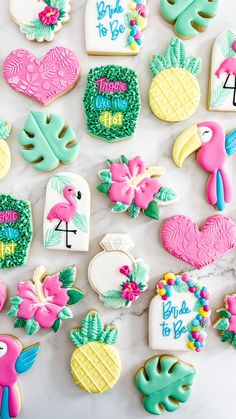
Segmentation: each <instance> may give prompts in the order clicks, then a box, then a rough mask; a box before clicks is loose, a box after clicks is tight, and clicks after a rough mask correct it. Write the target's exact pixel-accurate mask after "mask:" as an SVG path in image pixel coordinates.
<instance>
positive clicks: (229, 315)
mask: <svg viewBox="0 0 236 419" xmlns="http://www.w3.org/2000/svg"><path fill="white" fill-rule="evenodd" d="M217 313H218V314H220V316H222V317H225V318H226V319H229V318H230V317H231V313H230V312H229V311H228V310H224V309H223V310H217Z"/></svg>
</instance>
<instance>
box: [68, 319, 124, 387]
mask: <svg viewBox="0 0 236 419" xmlns="http://www.w3.org/2000/svg"><path fill="white" fill-rule="evenodd" d="M117 335H118V330H117V328H116V326H115V325H110V326H105V327H104V324H103V321H102V319H101V317H100V315H99V314H98V313H97V312H96V311H90V312H89V313H88V314H87V315H86V317H85V318H84V319H83V321H82V326H81V328H79V329H73V330H72V331H71V333H70V338H71V340H72V342H73V343H74V345H75V346H76V348H77V349H76V350H75V351H74V353H73V354H72V357H71V362H70V365H71V373H72V376H73V378H74V380H75V383H76V384H77V385H78V386H80V387H81V388H82V389H83V390H86V391H88V392H89V393H103V392H104V391H108V390H110V389H111V388H112V387H114V385H115V384H116V382H117V381H118V379H119V376H120V370H121V364H120V357H119V355H118V352H117V350H116V349H115V348H114V347H113V346H112V345H113V344H114V343H116V340H117Z"/></svg>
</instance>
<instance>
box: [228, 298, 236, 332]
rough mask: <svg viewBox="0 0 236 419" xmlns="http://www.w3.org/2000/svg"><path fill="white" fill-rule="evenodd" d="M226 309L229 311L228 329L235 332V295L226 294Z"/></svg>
mask: <svg viewBox="0 0 236 419" xmlns="http://www.w3.org/2000/svg"><path fill="white" fill-rule="evenodd" d="M226 309H227V310H228V311H229V312H230V313H231V317H230V318H229V319H228V320H229V327H228V331H229V332H233V333H236V295H231V296H227V298H226Z"/></svg>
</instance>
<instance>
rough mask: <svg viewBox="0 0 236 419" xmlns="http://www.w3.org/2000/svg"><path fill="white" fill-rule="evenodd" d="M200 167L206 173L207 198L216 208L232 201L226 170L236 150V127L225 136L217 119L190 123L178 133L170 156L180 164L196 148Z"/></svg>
mask: <svg viewBox="0 0 236 419" xmlns="http://www.w3.org/2000/svg"><path fill="white" fill-rule="evenodd" d="M197 150H198V152H197V162H198V164H199V166H200V167H201V168H202V169H203V170H204V171H205V172H207V173H210V174H209V178H208V181H207V184H206V199H207V201H208V202H209V204H210V205H213V206H214V207H216V209H218V210H219V211H223V210H224V208H225V204H226V203H229V202H230V201H231V186H230V181H229V179H228V175H227V173H226V171H225V167H224V166H225V163H226V160H227V157H228V156H231V155H233V154H235V153H236V130H234V131H232V132H231V133H230V134H228V135H226V134H225V130H224V128H223V127H222V126H221V125H220V124H218V123H217V122H212V121H206V122H200V123H199V124H196V125H192V126H191V127H189V128H187V129H186V130H185V131H183V132H182V134H180V136H179V137H178V138H177V140H176V141H175V144H174V148H173V159H174V162H175V164H176V165H177V166H179V167H182V164H183V162H184V160H185V159H186V158H187V157H188V156H189V155H190V154H191V153H193V152H194V151H197Z"/></svg>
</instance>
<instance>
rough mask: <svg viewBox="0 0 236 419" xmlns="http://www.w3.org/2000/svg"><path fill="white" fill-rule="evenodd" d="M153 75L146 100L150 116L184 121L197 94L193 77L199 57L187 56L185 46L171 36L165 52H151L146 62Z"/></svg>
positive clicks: (194, 106)
mask: <svg viewBox="0 0 236 419" xmlns="http://www.w3.org/2000/svg"><path fill="white" fill-rule="evenodd" d="M150 69H151V72H152V74H153V75H154V79H153V80H152V83H151V87H150V90H149V103H150V107H151V110H152V112H153V113H154V115H155V116H156V117H157V118H159V119H161V120H163V121H168V122H177V121H184V120H185V119H188V118H189V117H190V116H191V115H192V114H193V113H194V112H195V110H196V109H197V107H198V105H199V101H200V97H201V93H200V87H199V83H198V80H197V78H196V77H197V76H198V75H199V74H200V72H201V69H202V62H201V60H200V58H194V57H187V56H186V54H185V46H184V44H183V43H182V42H181V41H180V40H179V38H173V39H172V41H171V42H170V44H169V45H168V47H167V48H166V52H165V55H163V56H162V55H154V56H153V58H152V60H151V62H150Z"/></svg>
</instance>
